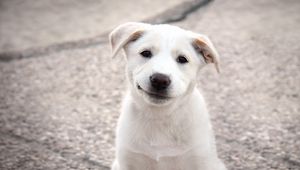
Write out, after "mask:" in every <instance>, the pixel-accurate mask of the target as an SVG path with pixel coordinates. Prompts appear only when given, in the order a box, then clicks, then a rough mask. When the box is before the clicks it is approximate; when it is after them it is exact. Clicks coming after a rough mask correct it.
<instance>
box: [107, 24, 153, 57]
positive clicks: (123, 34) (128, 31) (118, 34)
mask: <svg viewBox="0 0 300 170" xmlns="http://www.w3.org/2000/svg"><path fill="white" fill-rule="evenodd" d="M149 26H150V25H149V24H144V23H139V22H128V23H125V24H122V25H120V26H118V27H117V28H115V29H114V30H113V31H112V32H111V33H110V35H109V41H110V44H111V48H112V57H115V56H116V55H117V54H118V52H119V51H120V50H121V49H122V48H123V47H124V46H125V45H127V44H128V43H130V42H132V41H135V40H137V39H138V38H140V37H141V36H142V34H143V33H144V31H145V29H146V28H147V27H149Z"/></svg>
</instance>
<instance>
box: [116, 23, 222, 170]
mask: <svg viewBox="0 0 300 170" xmlns="http://www.w3.org/2000/svg"><path fill="white" fill-rule="evenodd" d="M110 41H111V44H112V47H113V52H114V55H116V54H117V53H118V51H119V50H120V49H122V48H124V50H125V53H126V56H127V78H128V82H129V87H128V88H129V90H128V92H127V94H126V97H125V99H124V102H123V107H122V113H121V116H120V118H119V122H118V127H117V139H116V149H117V151H116V160H115V161H114V164H113V167H112V170H225V169H226V168H225V166H224V165H223V163H222V162H221V161H220V160H219V158H218V156H217V152H216V149H215V143H214V135H213V131H212V127H211V124H210V120H209V115H208V112H207V110H206V105H205V102H204V100H203V97H202V95H201V94H200V93H199V91H198V90H197V88H196V87H195V86H196V76H197V74H198V72H199V70H200V68H201V67H202V66H204V65H205V63H214V64H215V66H216V68H217V69H218V56H217V53H216V51H215V49H214V47H213V46H212V44H211V42H210V41H209V39H208V38H207V37H205V36H202V35H199V34H195V33H192V32H188V31H185V30H182V29H180V28H178V27H174V26H169V25H149V24H142V23H127V24H124V25H121V26H119V27H118V28H116V29H115V30H114V31H113V32H112V33H111V35H110Z"/></svg>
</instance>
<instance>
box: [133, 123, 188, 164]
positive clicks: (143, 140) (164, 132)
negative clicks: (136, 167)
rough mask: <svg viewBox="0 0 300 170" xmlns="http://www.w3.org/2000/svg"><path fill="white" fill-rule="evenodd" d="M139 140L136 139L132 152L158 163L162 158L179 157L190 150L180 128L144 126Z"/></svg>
mask: <svg viewBox="0 0 300 170" xmlns="http://www.w3.org/2000/svg"><path fill="white" fill-rule="evenodd" d="M143 129H144V130H143V132H142V133H141V134H140V135H141V136H140V138H139V139H136V144H135V147H134V148H132V150H133V151H134V152H137V153H141V154H144V155H147V156H148V157H150V158H152V159H154V160H157V161H159V159H160V158H162V157H176V156H181V155H183V154H185V153H187V152H188V151H190V150H191V146H190V145H189V143H188V137H187V136H188V133H187V132H185V131H184V129H185V128H183V127H180V126H177V127H176V126H169V125H168V124H155V125H151V126H149V127H148V126H146V127H145V126H144V128H143Z"/></svg>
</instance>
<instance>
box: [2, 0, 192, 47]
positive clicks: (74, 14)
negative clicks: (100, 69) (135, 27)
mask: <svg viewBox="0 0 300 170" xmlns="http://www.w3.org/2000/svg"><path fill="white" fill-rule="evenodd" d="M187 1H191V0H167V1H164V3H163V5H161V1H160V0H151V1H150V0H142V1H136V0H109V1H105V0H84V1H83V0H63V1H53V0H43V1H33V0H27V1H21V0H1V1H0V37H1V39H0V52H3V51H7V50H20V49H26V48H30V47H37V46H41V47H42V46H47V45H50V44H53V43H59V42H64V41H74V40H80V39H86V38H89V37H95V36H99V35H101V34H102V33H104V32H107V31H109V30H110V29H112V28H114V27H115V26H117V25H119V24H121V23H124V22H128V21H140V20H144V19H146V18H150V17H153V16H155V15H157V14H159V13H162V12H164V11H165V10H167V9H169V8H172V7H174V6H176V5H178V4H180V3H182V2H187ZM12 37H13V38H12Z"/></svg>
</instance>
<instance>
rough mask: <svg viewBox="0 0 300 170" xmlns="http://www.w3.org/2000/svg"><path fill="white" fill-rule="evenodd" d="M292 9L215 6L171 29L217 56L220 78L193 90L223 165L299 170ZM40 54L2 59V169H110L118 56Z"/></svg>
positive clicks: (299, 94)
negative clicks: (199, 39) (207, 115)
mask: <svg viewBox="0 0 300 170" xmlns="http://www.w3.org/2000/svg"><path fill="white" fill-rule="evenodd" d="M172 11H174V10H172ZM299 11H300V3H299V1H297V0H287V1H281V0H264V1H251V0H243V1H234V0H228V1H222V0H216V1H214V2H212V3H209V4H207V5H206V6H205V7H201V8H200V9H198V10H196V11H194V12H193V13H191V14H190V15H189V16H188V17H187V18H185V19H184V20H182V21H179V22H176V23H173V24H175V25H178V26H181V27H183V28H187V29H191V30H194V31H196V32H201V33H205V34H207V35H209V36H210V37H211V39H212V40H213V42H215V45H216V47H217V49H218V50H219V53H220V54H221V61H222V64H221V69H222V73H221V74H219V75H218V74H216V73H215V71H214V69H213V67H212V66H208V67H206V68H205V69H204V70H203V71H202V72H201V75H199V87H200V88H201V89H202V91H203V93H204V96H205V98H206V100H207V103H208V106H209V110H210V112H211V117H212V122H213V125H214V129H215V133H216V138H217V146H218V151H219V154H220V157H221V158H222V159H223V160H224V161H225V163H226V165H227V167H228V169H231V170H258V169H259V170H299V169H300V149H299V148H300V105H299V103H300V74H299V71H300V61H299V60H300V58H299V57H300V56H299V53H300V46H299V43H298V42H299V41H300V31H299V30H300V22H299V21H300V15H299ZM174 15H175V14H174ZM37 51H38V49H37ZM21 53H22V51H21ZM38 54H39V55H38V57H36V56H35V57H30V55H29V57H28V58H22V59H13V60H10V61H2V62H0V80H1V82H0V169H5V170H6V169H22V170H32V169H46V170H48V169H49V170H50V169H108V168H107V167H109V165H110V163H111V161H112V160H113V157H114V155H113V154H114V142H113V141H114V133H113V132H114V129H115V126H116V120H117V118H118V116H119V112H118V111H119V108H120V102H121V98H122V95H123V93H124V89H125V83H124V79H125V77H124V75H123V73H124V59H123V58H122V57H121V56H120V57H118V58H116V59H115V60H112V59H111V58H110V57H109V56H110V47H109V45H108V43H107V42H106V41H103V42H102V43H101V44H100V43H99V44H96V45H95V44H93V45H90V46H84V47H81V48H68V49H65V50H58V51H55V50H53V51H51V52H48V53H38ZM0 57H1V56H0Z"/></svg>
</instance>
